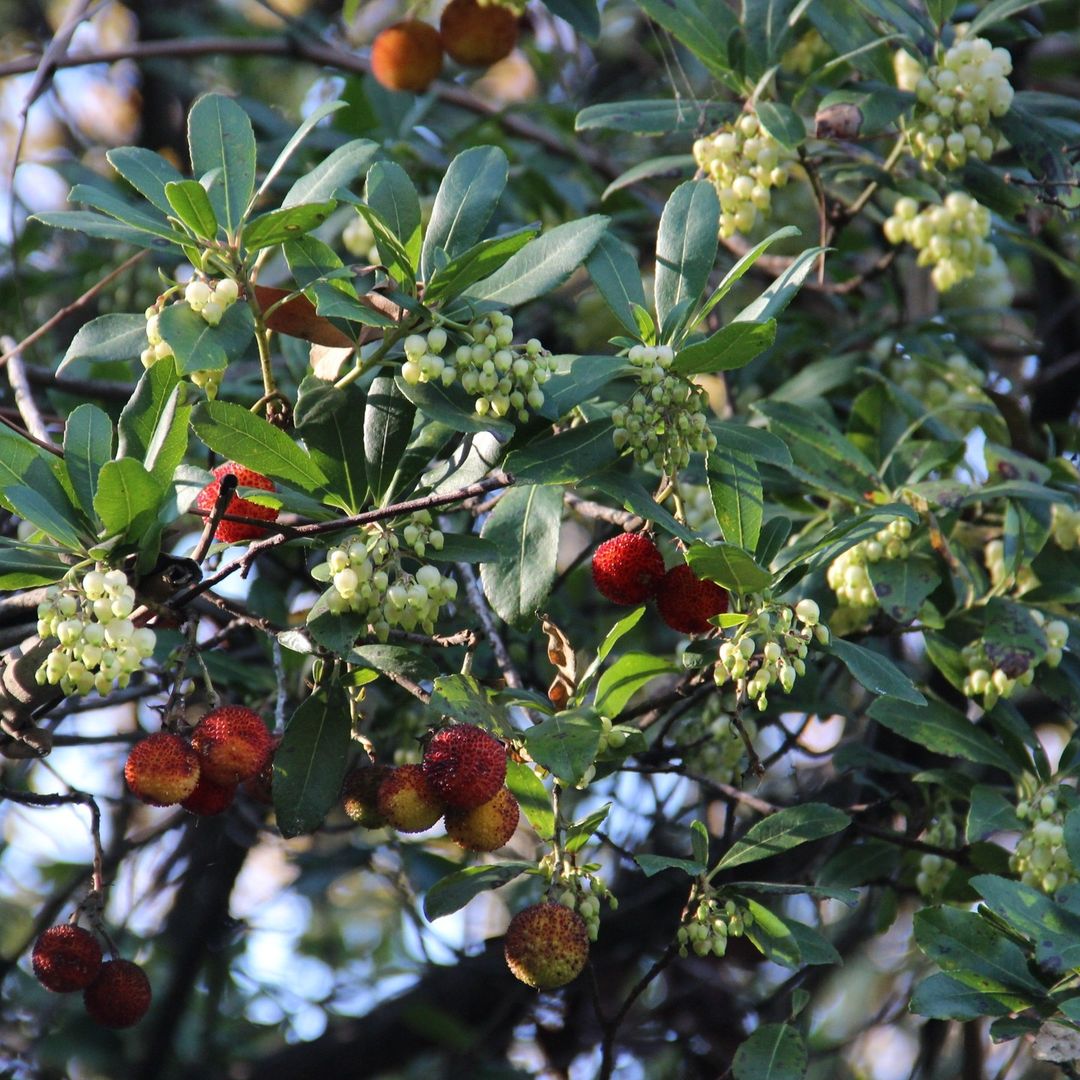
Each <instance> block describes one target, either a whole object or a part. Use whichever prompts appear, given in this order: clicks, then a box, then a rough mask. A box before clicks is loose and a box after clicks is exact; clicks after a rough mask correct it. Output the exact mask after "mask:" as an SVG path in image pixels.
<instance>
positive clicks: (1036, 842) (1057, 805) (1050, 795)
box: [1009, 787, 1080, 895]
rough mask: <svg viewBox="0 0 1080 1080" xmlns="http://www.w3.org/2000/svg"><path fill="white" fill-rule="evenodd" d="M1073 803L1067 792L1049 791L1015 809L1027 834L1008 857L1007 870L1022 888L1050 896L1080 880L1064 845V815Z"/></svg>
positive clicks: (1058, 788)
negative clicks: (1023, 823)
mask: <svg viewBox="0 0 1080 1080" xmlns="http://www.w3.org/2000/svg"><path fill="white" fill-rule="evenodd" d="M1074 803H1075V794H1074V793H1073V792H1072V791H1071V790H1070V789H1068V788H1062V787H1052V788H1050V789H1048V790H1047V791H1045V792H1044V793H1043V794H1041V795H1036V796H1035V797H1034V798H1032V799H1030V800H1027V799H1024V800H1021V801H1020V803H1019V804H1018V805H1017V807H1016V816H1017V817H1018V818H1019V819H1020V820H1021V821H1023V822H1026V823H1027V831H1026V832H1025V833H1024V835H1023V836H1022V837H1021V838H1020V842H1019V843H1018V844H1017V845H1016V850H1015V851H1014V852H1013V853H1012V855H1010V856H1009V869H1011V870H1012V871H1013V872H1014V873H1016V874H1019V875H1020V880H1021V881H1022V882H1023V883H1024V884H1025V885H1031V886H1033V887H1034V888H1036V889H1042V891H1043V892H1045V893H1047V894H1049V895H1053V894H1054V893H1055V892H1057V891H1058V889H1060V888H1061V887H1062V886H1063V885H1067V884H1069V883H1070V882H1072V881H1076V880H1078V879H1080V872H1078V871H1077V868H1076V867H1075V866H1074V865H1073V862H1072V859H1070V858H1069V852H1068V849H1067V847H1066V845H1065V815H1066V814H1067V813H1068V811H1069V809H1070V806H1071V805H1072V804H1074Z"/></svg>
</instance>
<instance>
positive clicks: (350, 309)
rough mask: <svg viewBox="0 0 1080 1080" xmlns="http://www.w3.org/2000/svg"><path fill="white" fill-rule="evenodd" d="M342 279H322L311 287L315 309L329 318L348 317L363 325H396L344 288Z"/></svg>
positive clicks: (384, 327) (383, 326) (347, 318)
mask: <svg viewBox="0 0 1080 1080" xmlns="http://www.w3.org/2000/svg"><path fill="white" fill-rule="evenodd" d="M342 284H343V283H342V282H340V281H320V282H316V283H315V284H314V285H312V286H311V287H310V288H309V290H308V291H309V292H310V293H311V295H312V296H313V297H314V299H315V311H316V312H317V313H318V314H319V315H322V316H323V317H324V318H327V319H346V320H347V321H349V322H356V323H360V325H361V326H378V327H381V328H382V329H387V328H390V327H396V326H397V323H396V322H394V320H393V319H391V318H390V316H389V315H384V314H383V313H382V312H381V311H378V310H377V309H376V308H374V307H369V306H368V305H367V304H365V303H364V302H363V301H361V300H360V299H359V298H357V297H355V296H352V295H351V291H352V290H351V289H350V291H346V290H344V289H342V288H341V287H340V286H341V285H342Z"/></svg>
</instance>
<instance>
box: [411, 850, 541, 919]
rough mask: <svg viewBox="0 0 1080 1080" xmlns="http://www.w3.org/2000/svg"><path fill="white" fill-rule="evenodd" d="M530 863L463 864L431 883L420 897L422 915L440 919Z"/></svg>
mask: <svg viewBox="0 0 1080 1080" xmlns="http://www.w3.org/2000/svg"><path fill="white" fill-rule="evenodd" d="M534 865H535V864H534V863H529V862H504V863H491V864H489V865H488V866H466V867H465V868H464V869H463V870H458V871H457V872H456V873H453V874H449V875H448V876H447V877H444V878H442V879H441V880H440V881H437V882H436V883H435V884H434V885H432V886H431V888H430V889H428V891H427V895H426V896H425V897H424V918H426V919H428V920H434V919H440V918H442V916H443V915H450V914H452V913H453V912H455V911H458V910H460V909H461V908H463V907H464V906H465V905H466V904H467V903H468V902H469V901H470V900H471V899H472V898H473V897H474V896H479V895H480V893H482V892H486V891H487V890H488V889H498V888H499V887H500V886H502V885H505V884H506V883H507V882H509V881H513V880H514V878H516V877H520V876H521V875H522V874H524V873H525V871H526V870H531V869H532V868H533V867H534Z"/></svg>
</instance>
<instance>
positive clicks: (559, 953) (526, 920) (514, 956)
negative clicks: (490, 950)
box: [504, 901, 589, 990]
mask: <svg viewBox="0 0 1080 1080" xmlns="http://www.w3.org/2000/svg"><path fill="white" fill-rule="evenodd" d="M504 953H505V956H506V964H507V967H509V968H510V971H511V972H512V973H513V974H514V976H515V977H516V978H518V979H520V980H521V981H522V982H523V983H525V984H526V985H527V986H532V987H535V988H536V989H537V990H555V989H557V988H558V987H560V986H566V984H567V983H570V982H573V981H574V979H576V978H577V977H578V976H579V975H580V974H581V972H582V970H583V969H584V967H585V964H586V963H587V962H588V959H589V931H588V926H587V925H586V923H585V920H584V919H583V918H582V917H581V916H580V915H579V914H578V913H577V912H576V911H571V910H570V908H568V907H565V906H564V905H563V904H558V903H555V902H553V901H547V902H545V903H542V904H533V905H532V906H531V907H527V908H525V909H524V910H522V911H519V912H518V913H517V914H516V915H515V916H514V917H513V918H512V919H511V920H510V925H509V926H508V927H507V928H506V940H505V943H504Z"/></svg>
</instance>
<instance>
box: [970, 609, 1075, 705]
mask: <svg viewBox="0 0 1080 1080" xmlns="http://www.w3.org/2000/svg"><path fill="white" fill-rule="evenodd" d="M1029 610H1030V611H1031V617H1032V618H1033V619H1034V620H1035V621H1036V622H1037V623H1038V624H1039V625H1040V626H1041V627H1042V630H1043V634H1044V635H1045V637H1046V655H1045V656H1044V657H1043V659H1042V662H1043V663H1044V664H1045V665H1046V666H1047V667H1049V668H1056V667H1057V666H1058V664H1060V663H1061V656H1062V653H1063V652H1064V650H1065V646H1066V644H1067V643H1068V640H1069V626H1068V624H1067V623H1065V622H1062V621H1061V619H1051V620H1049V621H1047V619H1046V617H1045V616H1044V615H1043V614H1042V612H1041V611H1038V610H1036V609H1034V608H1031V609H1029ZM960 655H961V656H962V657H963V659H964V662H965V663H966V664H967V666H968V674H967V676H966V677H965V679H964V687H963V689H964V693H965V694H967V696H968V697H970V698H977V697H981V698H982V704H983V708H984V709H992V708H993V707H994V706H995V705H996V704H997V703H998V700H999V699H1000V698H1006V699H1008V698H1010V697H1012V695H1013V693H1014V692H1015V690H1016V688H1017V687H1018V686H1030V685H1031V684H1032V683H1033V682H1034V681H1035V668H1036V667H1037V666H1038V665H1037V664H1032V665H1030V666H1029V667H1028V668H1027V669H1026V670H1025V671H1023V672H1022V673H1021V674H1019V675H1015V676H1013V675H1010V674H1009V673H1008V672H1007V671H1005V670H1003V669H1002V668H1000V667H992V666H991V663H990V660H989V658H988V656H987V654H986V643H985V642H984V641H983V639H982V638H977V639H976V640H975V641H973V642H971V644H970V645H966V646H964V648H963V649H962V650H961V653H960Z"/></svg>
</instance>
